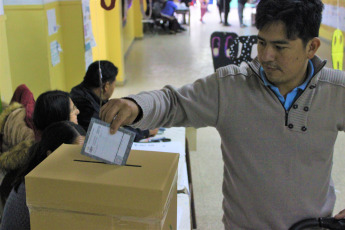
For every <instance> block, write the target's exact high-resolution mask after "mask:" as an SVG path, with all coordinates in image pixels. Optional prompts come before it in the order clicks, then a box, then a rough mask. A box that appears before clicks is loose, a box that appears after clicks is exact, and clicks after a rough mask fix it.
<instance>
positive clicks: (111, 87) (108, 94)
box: [103, 81, 115, 100]
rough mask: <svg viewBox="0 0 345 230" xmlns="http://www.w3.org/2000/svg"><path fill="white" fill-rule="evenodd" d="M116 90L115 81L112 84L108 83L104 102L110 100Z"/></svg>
mask: <svg viewBox="0 0 345 230" xmlns="http://www.w3.org/2000/svg"><path fill="white" fill-rule="evenodd" d="M114 90H115V81H113V82H112V83H110V82H109V81H108V82H107V83H106V86H105V88H104V94H103V100H109V98H110V97H111V96H112V95H113V93H114Z"/></svg>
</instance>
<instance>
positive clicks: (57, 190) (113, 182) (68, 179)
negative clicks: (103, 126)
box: [25, 144, 179, 230]
mask: <svg viewBox="0 0 345 230" xmlns="http://www.w3.org/2000/svg"><path fill="white" fill-rule="evenodd" d="M80 152H81V146H77V145H65V144H64V145H62V146H60V147H59V148H58V149H57V150H56V151H54V152H53V153H52V154H51V155H49V156H48V157H47V158H46V159H45V160H44V161H43V162H42V163H41V164H40V165H38V166H37V167H36V168H35V169H34V170H32V171H31V172H30V173H29V174H28V175H27V176H26V177H25V186H26V199H27V205H28V207H29V210H30V224H31V229H32V230H37V229H49V230H57V229H59V230H61V229H64V230H72V229H73V230H75V229H83V230H91V229H92V230H94V229H97V230H102V229H104V230H106V229H126V230H128V229H140V230H142V229H150V230H151V229H159V230H160V229H168V230H171V229H176V218H177V217H176V215H177V214H176V213H177V194H176V193H177V182H176V181H177V165H178V159H179V155H178V154H175V153H171V154H167V153H160V152H146V151H145V152H142V151H135V150H132V151H131V153H130V155H129V158H128V161H127V165H131V166H118V165H110V164H104V163H100V162H99V161H96V160H94V159H92V158H89V157H87V156H83V155H81V154H80Z"/></svg>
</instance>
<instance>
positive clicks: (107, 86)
mask: <svg viewBox="0 0 345 230" xmlns="http://www.w3.org/2000/svg"><path fill="white" fill-rule="evenodd" d="M108 90H109V82H108V81H107V82H106V83H105V84H104V85H103V93H105V92H107V91H108Z"/></svg>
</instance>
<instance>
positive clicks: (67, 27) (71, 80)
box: [5, 0, 85, 97]
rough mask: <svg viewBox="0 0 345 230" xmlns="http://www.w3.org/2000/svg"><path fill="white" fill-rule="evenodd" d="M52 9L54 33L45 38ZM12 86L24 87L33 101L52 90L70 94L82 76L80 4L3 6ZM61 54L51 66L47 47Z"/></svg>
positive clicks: (53, 3) (83, 66) (79, 2)
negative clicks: (53, 46) (56, 45)
mask: <svg viewBox="0 0 345 230" xmlns="http://www.w3.org/2000/svg"><path fill="white" fill-rule="evenodd" d="M50 9H55V15H56V24H57V25H58V26H60V27H59V29H58V30H57V32H56V33H54V34H52V35H49V34H48V19H47V10H50ZM5 12H6V15H7V18H8V20H7V31H8V33H7V38H8V41H9V42H8V50H9V60H10V69H11V78H12V86H13V88H16V87H17V86H18V85H19V84H23V83H24V84H26V85H27V86H28V87H29V89H30V90H32V92H33V94H34V96H35V97H38V96H39V95H40V94H41V93H42V92H44V91H47V90H52V89H60V90H65V91H70V89H71V88H72V87H73V86H75V85H77V84H79V83H80V82H81V81H82V79H83V76H84V74H85V56H84V32H83V31H84V30H83V29H84V28H83V16H82V8H81V1H80V0H76V1H72V0H70V1H62V2H60V1H55V2H51V3H49V4H41V5H15V6H11V5H10V6H5ZM53 41H57V42H58V43H59V44H60V46H61V48H62V52H60V53H59V57H60V62H59V63H58V64H56V65H55V66H53V64H52V60H51V50H50V44H51V42H53Z"/></svg>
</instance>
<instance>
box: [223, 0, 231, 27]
mask: <svg viewBox="0 0 345 230" xmlns="http://www.w3.org/2000/svg"><path fill="white" fill-rule="evenodd" d="M221 2H222V3H223V10H224V22H223V25H224V26H231V25H230V23H228V15H229V13H230V3H231V0H221Z"/></svg>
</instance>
